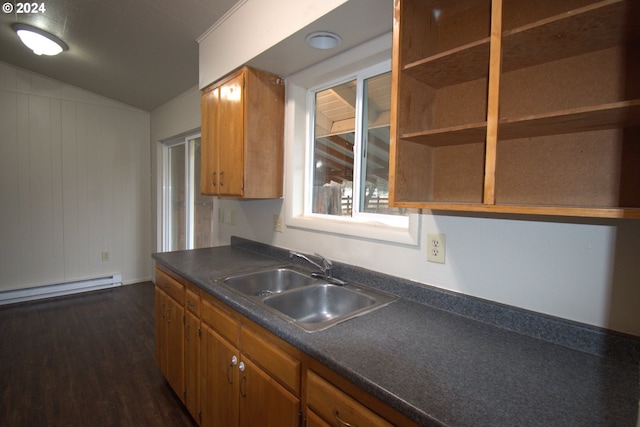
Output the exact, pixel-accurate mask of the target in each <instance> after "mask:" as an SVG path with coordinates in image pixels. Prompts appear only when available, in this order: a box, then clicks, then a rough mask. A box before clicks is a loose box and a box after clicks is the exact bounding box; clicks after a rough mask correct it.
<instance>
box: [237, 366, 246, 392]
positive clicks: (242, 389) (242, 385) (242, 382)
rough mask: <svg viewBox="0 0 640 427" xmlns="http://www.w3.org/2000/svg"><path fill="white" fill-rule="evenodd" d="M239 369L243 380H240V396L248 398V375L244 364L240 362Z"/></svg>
mask: <svg viewBox="0 0 640 427" xmlns="http://www.w3.org/2000/svg"><path fill="white" fill-rule="evenodd" d="M238 369H240V372H242V373H243V374H242V379H241V380H240V396H242V397H247V390H246V389H247V375H246V374H245V373H244V362H240V365H238Z"/></svg>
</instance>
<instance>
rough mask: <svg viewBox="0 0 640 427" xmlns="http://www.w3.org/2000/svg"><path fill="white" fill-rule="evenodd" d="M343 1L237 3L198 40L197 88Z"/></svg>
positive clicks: (256, 0)
mask: <svg viewBox="0 0 640 427" xmlns="http://www.w3.org/2000/svg"><path fill="white" fill-rule="evenodd" d="M346 1H347V0H322V1H317V0H269V1H263V0H242V1H239V2H238V6H237V7H236V8H235V9H234V10H233V11H232V12H233V13H231V14H229V15H228V16H225V17H223V19H221V20H220V21H219V22H217V23H216V24H215V25H214V26H213V27H212V28H211V29H209V31H208V32H206V33H205V34H203V35H202V37H201V38H200V39H199V40H198V42H199V61H200V83H199V85H200V88H204V87H205V86H208V85H209V84H211V83H213V82H214V81H216V80H218V79H220V78H221V77H222V76H224V75H225V74H227V73H229V72H230V71H232V70H233V69H235V68H237V67H239V66H241V65H243V64H245V63H247V62H249V60H251V59H253V58H254V57H255V56H257V55H259V54H261V53H262V52H264V51H265V50H267V49H269V48H270V47H272V46H274V45H276V44H277V43H279V42H280V41H282V40H284V39H285V38H287V37H288V36H289V35H291V34H293V33H295V32H296V31H298V30H300V29H302V28H304V27H305V26H307V25H308V24H310V23H311V22H313V21H315V20H316V19H318V18H320V17H321V16H323V15H325V14H326V13H328V12H330V11H332V10H333V9H335V8H336V7H338V6H340V5H341V4H343V3H345V2H346ZM221 58H224V59H221Z"/></svg>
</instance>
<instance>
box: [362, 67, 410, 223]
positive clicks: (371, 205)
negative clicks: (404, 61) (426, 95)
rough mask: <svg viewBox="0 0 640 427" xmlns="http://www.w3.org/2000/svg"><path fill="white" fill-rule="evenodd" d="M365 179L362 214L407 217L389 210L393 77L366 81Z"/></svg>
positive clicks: (401, 212)
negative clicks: (390, 116)
mask: <svg viewBox="0 0 640 427" xmlns="http://www.w3.org/2000/svg"><path fill="white" fill-rule="evenodd" d="M363 92H364V102H363V132H362V134H363V135H364V136H365V139H364V141H363V144H364V149H363V150H362V153H363V161H362V176H363V177H364V179H362V182H361V185H362V186H361V190H360V203H359V206H360V212H369V213H379V214H386V215H407V214H408V212H407V209H401V208H390V207H389V142H390V137H389V136H390V132H389V129H390V128H389V111H390V109H391V73H385V74H381V75H379V76H375V77H371V78H369V79H366V80H364V91H363Z"/></svg>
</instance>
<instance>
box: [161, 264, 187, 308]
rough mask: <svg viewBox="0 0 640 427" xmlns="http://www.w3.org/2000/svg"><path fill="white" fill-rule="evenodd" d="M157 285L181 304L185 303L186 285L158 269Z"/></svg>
mask: <svg viewBox="0 0 640 427" xmlns="http://www.w3.org/2000/svg"><path fill="white" fill-rule="evenodd" d="M156 286H158V287H159V288H160V289H162V290H163V291H164V292H165V293H166V294H167V295H169V296H170V297H171V298H173V299H174V300H176V301H177V302H178V303H179V304H180V305H184V285H182V283H180V282H178V281H177V280H175V279H174V278H173V277H171V276H169V275H168V274H166V273H164V272H163V271H161V270H158V269H156Z"/></svg>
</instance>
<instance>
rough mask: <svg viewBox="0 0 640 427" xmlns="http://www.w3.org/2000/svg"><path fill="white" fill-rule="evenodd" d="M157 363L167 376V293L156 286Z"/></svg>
mask: <svg viewBox="0 0 640 427" xmlns="http://www.w3.org/2000/svg"><path fill="white" fill-rule="evenodd" d="M155 296H156V301H155V312H156V313H155V314H156V319H155V320H156V365H157V366H158V369H160V372H162V375H164V376H165V377H166V376H167V295H166V294H165V293H164V292H163V291H161V290H160V288H158V287H157V286H156V288H155Z"/></svg>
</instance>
